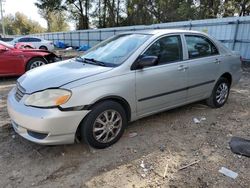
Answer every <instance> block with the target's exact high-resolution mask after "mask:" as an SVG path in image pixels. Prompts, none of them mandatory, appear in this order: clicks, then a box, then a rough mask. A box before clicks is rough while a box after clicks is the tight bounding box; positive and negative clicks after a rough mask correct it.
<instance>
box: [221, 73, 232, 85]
mask: <svg viewBox="0 0 250 188" xmlns="http://www.w3.org/2000/svg"><path fill="white" fill-rule="evenodd" d="M220 78H226V79H227V80H228V81H229V84H230V86H231V85H232V81H233V80H232V79H233V78H232V75H231V74H230V73H229V72H225V73H224V74H222V75H221V77H220Z"/></svg>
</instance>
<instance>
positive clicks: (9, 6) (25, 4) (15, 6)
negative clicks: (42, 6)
mask: <svg viewBox="0 0 250 188" xmlns="http://www.w3.org/2000/svg"><path fill="white" fill-rule="evenodd" d="M35 2H36V0H5V3H4V5H3V8H4V10H5V12H4V15H7V14H13V15H14V14H15V13H16V12H21V13H23V14H25V15H26V16H28V18H30V19H32V20H35V21H38V22H39V23H40V24H41V26H43V27H45V28H46V27H47V24H46V21H45V20H44V19H43V18H41V16H40V15H39V14H38V9H37V7H36V6H35V5H34V3H35Z"/></svg>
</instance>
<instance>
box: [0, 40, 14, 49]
mask: <svg viewBox="0 0 250 188" xmlns="http://www.w3.org/2000/svg"><path fill="white" fill-rule="evenodd" d="M0 44H1V45H3V46H5V47H7V48H14V46H12V45H11V44H8V43H6V42H3V41H0Z"/></svg>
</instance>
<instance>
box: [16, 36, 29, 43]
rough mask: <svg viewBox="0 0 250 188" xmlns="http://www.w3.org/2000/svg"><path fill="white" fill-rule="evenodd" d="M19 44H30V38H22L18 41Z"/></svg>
mask: <svg viewBox="0 0 250 188" xmlns="http://www.w3.org/2000/svg"><path fill="white" fill-rule="evenodd" d="M18 42H29V38H27V37H25V38H20V39H19V40H18Z"/></svg>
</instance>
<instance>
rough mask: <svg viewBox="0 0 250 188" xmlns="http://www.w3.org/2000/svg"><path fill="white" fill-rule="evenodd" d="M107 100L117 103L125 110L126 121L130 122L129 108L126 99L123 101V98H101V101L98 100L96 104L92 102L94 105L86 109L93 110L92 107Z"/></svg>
mask: <svg viewBox="0 0 250 188" xmlns="http://www.w3.org/2000/svg"><path fill="white" fill-rule="evenodd" d="M107 100H111V101H115V102H117V103H119V104H120V105H121V106H122V107H123V108H124V110H125V112H126V115H127V119H128V121H130V118H131V108H130V105H129V103H128V101H127V100H126V99H124V98H123V97H120V96H116V95H111V96H107V97H103V98H101V99H98V100H97V101H96V102H94V104H91V105H90V106H89V107H88V109H90V110H91V108H93V106H95V105H97V104H99V103H101V102H103V101H107Z"/></svg>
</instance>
